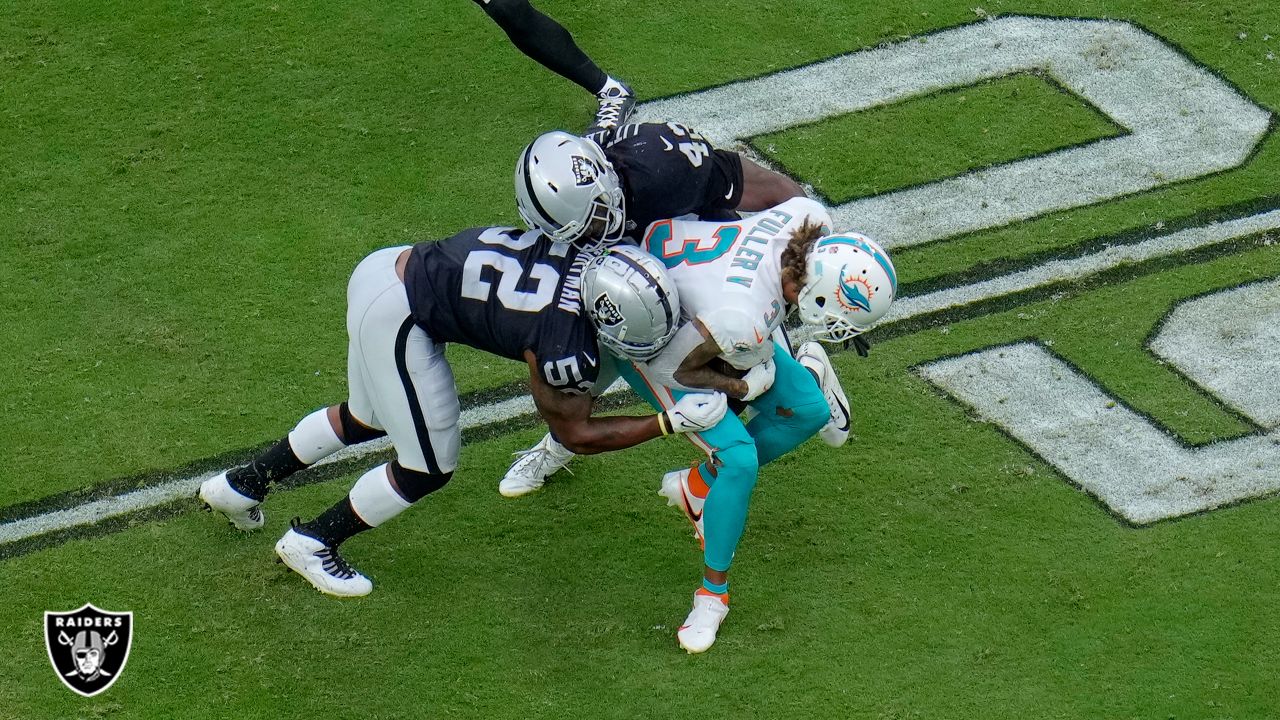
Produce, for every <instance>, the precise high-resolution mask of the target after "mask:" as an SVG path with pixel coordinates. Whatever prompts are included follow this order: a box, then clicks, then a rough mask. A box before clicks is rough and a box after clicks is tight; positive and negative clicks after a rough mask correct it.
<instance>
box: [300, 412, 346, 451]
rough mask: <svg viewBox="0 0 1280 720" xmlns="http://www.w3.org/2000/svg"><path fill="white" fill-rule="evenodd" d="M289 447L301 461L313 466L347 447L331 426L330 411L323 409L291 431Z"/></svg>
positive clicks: (304, 419)
mask: <svg viewBox="0 0 1280 720" xmlns="http://www.w3.org/2000/svg"><path fill="white" fill-rule="evenodd" d="M289 447H290V448H292V449H293V454H294V455H296V456H297V457H298V459H299V460H301V461H302V462H304V463H306V464H307V465H313V464H315V463H316V462H317V461H319V460H323V459H324V458H327V457H329V456H330V455H332V454H334V453H336V452H338V451H339V450H341V449H342V448H344V447H346V446H345V445H343V444H342V441H341V440H339V439H338V434H337V433H335V432H334V431H333V426H332V425H330V424H329V409H328V408H321V409H319V410H317V411H315V412H313V413H311V414H310V415H308V416H306V417H304V418H302V421H301V422H299V423H298V425H297V427H295V428H294V429H292V430H290V431H289Z"/></svg>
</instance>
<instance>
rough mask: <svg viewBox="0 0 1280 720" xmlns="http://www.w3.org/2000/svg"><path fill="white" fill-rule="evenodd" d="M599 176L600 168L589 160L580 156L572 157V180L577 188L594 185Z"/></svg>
mask: <svg viewBox="0 0 1280 720" xmlns="http://www.w3.org/2000/svg"><path fill="white" fill-rule="evenodd" d="M599 175H600V168H599V167H598V166H597V165H596V164H595V163H594V162H592V160H591V158H588V157H583V156H582V155H574V156H573V180H574V183H576V184H577V186H578V187H586V186H588V185H593V184H595V181H596V178H597V177H599Z"/></svg>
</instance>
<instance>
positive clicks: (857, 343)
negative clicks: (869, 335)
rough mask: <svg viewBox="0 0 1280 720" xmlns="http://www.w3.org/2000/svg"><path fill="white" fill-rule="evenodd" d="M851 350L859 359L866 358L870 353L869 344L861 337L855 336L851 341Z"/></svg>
mask: <svg viewBox="0 0 1280 720" xmlns="http://www.w3.org/2000/svg"><path fill="white" fill-rule="evenodd" d="M851 342H852V344H853V349H854V350H856V351H857V352H858V355H859V357H866V356H867V355H869V354H870V353H871V343H869V342H867V339H866V338H865V337H863V336H861V335H855V336H854V337H853V340H852V341H851Z"/></svg>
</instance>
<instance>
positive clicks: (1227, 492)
mask: <svg viewBox="0 0 1280 720" xmlns="http://www.w3.org/2000/svg"><path fill="white" fill-rule="evenodd" d="M1152 349H1153V350H1154V351H1155V352H1156V353H1157V354H1159V355H1160V356H1162V357H1163V358H1165V360H1166V361H1167V362H1169V363H1170V364H1172V365H1174V366H1175V367H1177V368H1178V369H1179V370H1181V371H1182V373H1183V374H1185V375H1186V376H1187V377H1188V378H1190V379H1191V380H1192V381H1194V382H1196V383H1198V384H1200V385H1201V386H1203V387H1204V388H1205V389H1206V390H1208V391H1209V392H1211V393H1213V394H1215V395H1216V396H1217V397H1219V398H1220V399H1221V400H1223V401H1224V402H1226V403H1229V404H1231V405H1233V406H1235V407H1236V408H1237V409H1239V411H1240V412H1241V413H1243V414H1245V415H1247V416H1249V417H1250V418H1251V419H1252V420H1253V421H1255V422H1256V423H1258V424H1259V425H1260V426H1261V427H1263V428H1265V431H1264V432H1262V433H1259V434H1256V435H1252V436H1249V437H1243V438H1239V439H1236V440H1228V441H1223V442H1217V443H1213V444H1211V445H1207V446H1204V447H1200V448H1189V447H1186V446H1183V445H1181V444H1179V443H1178V442H1177V441H1176V440H1174V438H1173V437H1171V436H1170V435H1168V434H1167V433H1165V432H1164V431H1162V430H1161V429H1159V428H1157V427H1155V426H1154V425H1153V424H1152V423H1151V422H1150V421H1148V420H1147V419H1146V418H1143V417H1142V416H1140V415H1138V414H1137V413H1135V412H1133V411H1132V410H1129V409H1128V408H1126V407H1124V406H1123V405H1121V404H1119V403H1117V402H1116V401H1115V400H1114V399H1113V398H1112V397H1111V396H1109V395H1108V394H1107V393H1106V392H1104V391H1103V390H1101V389H1099V388H1098V387H1097V386H1096V385H1094V384H1093V383H1091V382H1090V381H1089V380H1088V379H1087V378H1085V377H1083V376H1081V375H1080V374H1079V373H1078V372H1077V371H1076V370H1074V369H1072V368H1071V367H1070V366H1068V365H1067V364H1066V363H1064V362H1062V361H1061V360H1059V359H1058V358H1056V357H1054V356H1053V355H1052V354H1050V353H1049V352H1048V351H1046V350H1045V349H1044V348H1042V347H1040V346H1039V345H1035V344H1031V343H1020V344H1017V345H1008V346H1005V347H999V348H993V349H991V350H985V351H983V352H979V353H974V354H971V355H964V356H961V357H958V358H952V359H949V360H942V361H939V362H935V363H932V364H929V365H927V366H925V367H924V368H922V369H921V375H923V376H924V377H925V378H926V379H927V380H929V381H930V382H932V383H934V384H935V385H937V386H938V387H940V388H942V389H943V390H945V391H946V392H948V393H949V394H951V395H952V396H954V397H955V398H957V399H958V400H960V401H961V402H963V403H965V404H966V405H969V406H971V407H973V408H974V409H976V410H977V411H978V413H979V414H981V415H982V417H983V418H985V419H986V420H989V421H990V422H993V423H996V424H998V425H1000V426H1001V427H1003V428H1004V429H1005V430H1007V431H1008V432H1009V433H1010V434H1012V435H1013V436H1014V437H1016V438H1017V439H1018V440H1020V441H1021V442H1023V443H1024V444H1026V445H1027V446H1028V447H1030V448H1031V449H1032V450H1033V451H1035V453H1036V454H1038V455H1040V456H1041V457H1043V458H1044V459H1045V460H1047V461H1048V462H1049V463H1051V464H1052V465H1053V466H1054V467H1056V468H1057V469H1058V470H1059V471H1060V472H1062V473H1063V474H1064V475H1066V476H1067V478H1069V479H1070V480H1071V481H1072V482H1073V483H1075V484H1077V485H1079V486H1080V487H1083V488H1085V489H1086V490H1088V491H1089V492H1090V493H1092V494H1094V495H1095V496H1097V497H1098V498H1099V499H1100V500H1102V502H1104V503H1106V505H1107V507H1109V508H1111V509H1112V510H1113V511H1115V512H1116V513H1119V514H1120V515H1122V516H1124V517H1125V518H1126V519H1128V520H1129V521H1130V522H1133V523H1137V524H1146V523H1151V522H1155V521H1157V520H1164V519H1167V518H1173V517H1179V516H1182V515H1187V514H1190V513H1195V512H1202V511H1205V510H1210V509H1213V508H1216V507H1221V506H1223V505H1227V504H1230V503H1234V502H1238V501H1241V500H1247V499H1249V498H1255V497H1260V496H1262V495H1267V494H1270V493H1273V492H1276V491H1280V383H1278V382H1276V378H1277V377H1280V282H1276V281H1273V282H1267V283H1260V284H1257V285H1251V286H1248V287H1245V288H1241V289H1238V290H1230V291H1224V292H1221V293H1217V294H1215V295H1211V296H1209V297H1206V298H1201V299H1198V300H1192V301H1190V302H1187V303H1184V304H1183V305H1182V306H1181V307H1179V308H1178V309H1177V310H1176V311H1175V312H1174V313H1173V315H1172V316H1171V317H1170V319H1169V322H1167V323H1166V325H1165V327H1164V328H1163V330H1162V331H1161V332H1160V334H1159V335H1158V336H1157V337H1156V339H1155V340H1154V341H1153V342H1152ZM1153 459H1158V461H1153Z"/></svg>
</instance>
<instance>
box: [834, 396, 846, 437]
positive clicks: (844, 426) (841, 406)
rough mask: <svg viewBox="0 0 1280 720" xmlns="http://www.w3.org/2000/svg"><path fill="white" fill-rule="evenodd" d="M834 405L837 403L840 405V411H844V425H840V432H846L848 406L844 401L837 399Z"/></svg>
mask: <svg viewBox="0 0 1280 720" xmlns="http://www.w3.org/2000/svg"><path fill="white" fill-rule="evenodd" d="M836 405H838V406H839V407H840V412H842V413H844V425H842V426H841V427H840V432H848V430H849V408H848V407H846V406H845V404H844V403H842V402H840V401H839V400H837V401H836Z"/></svg>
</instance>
